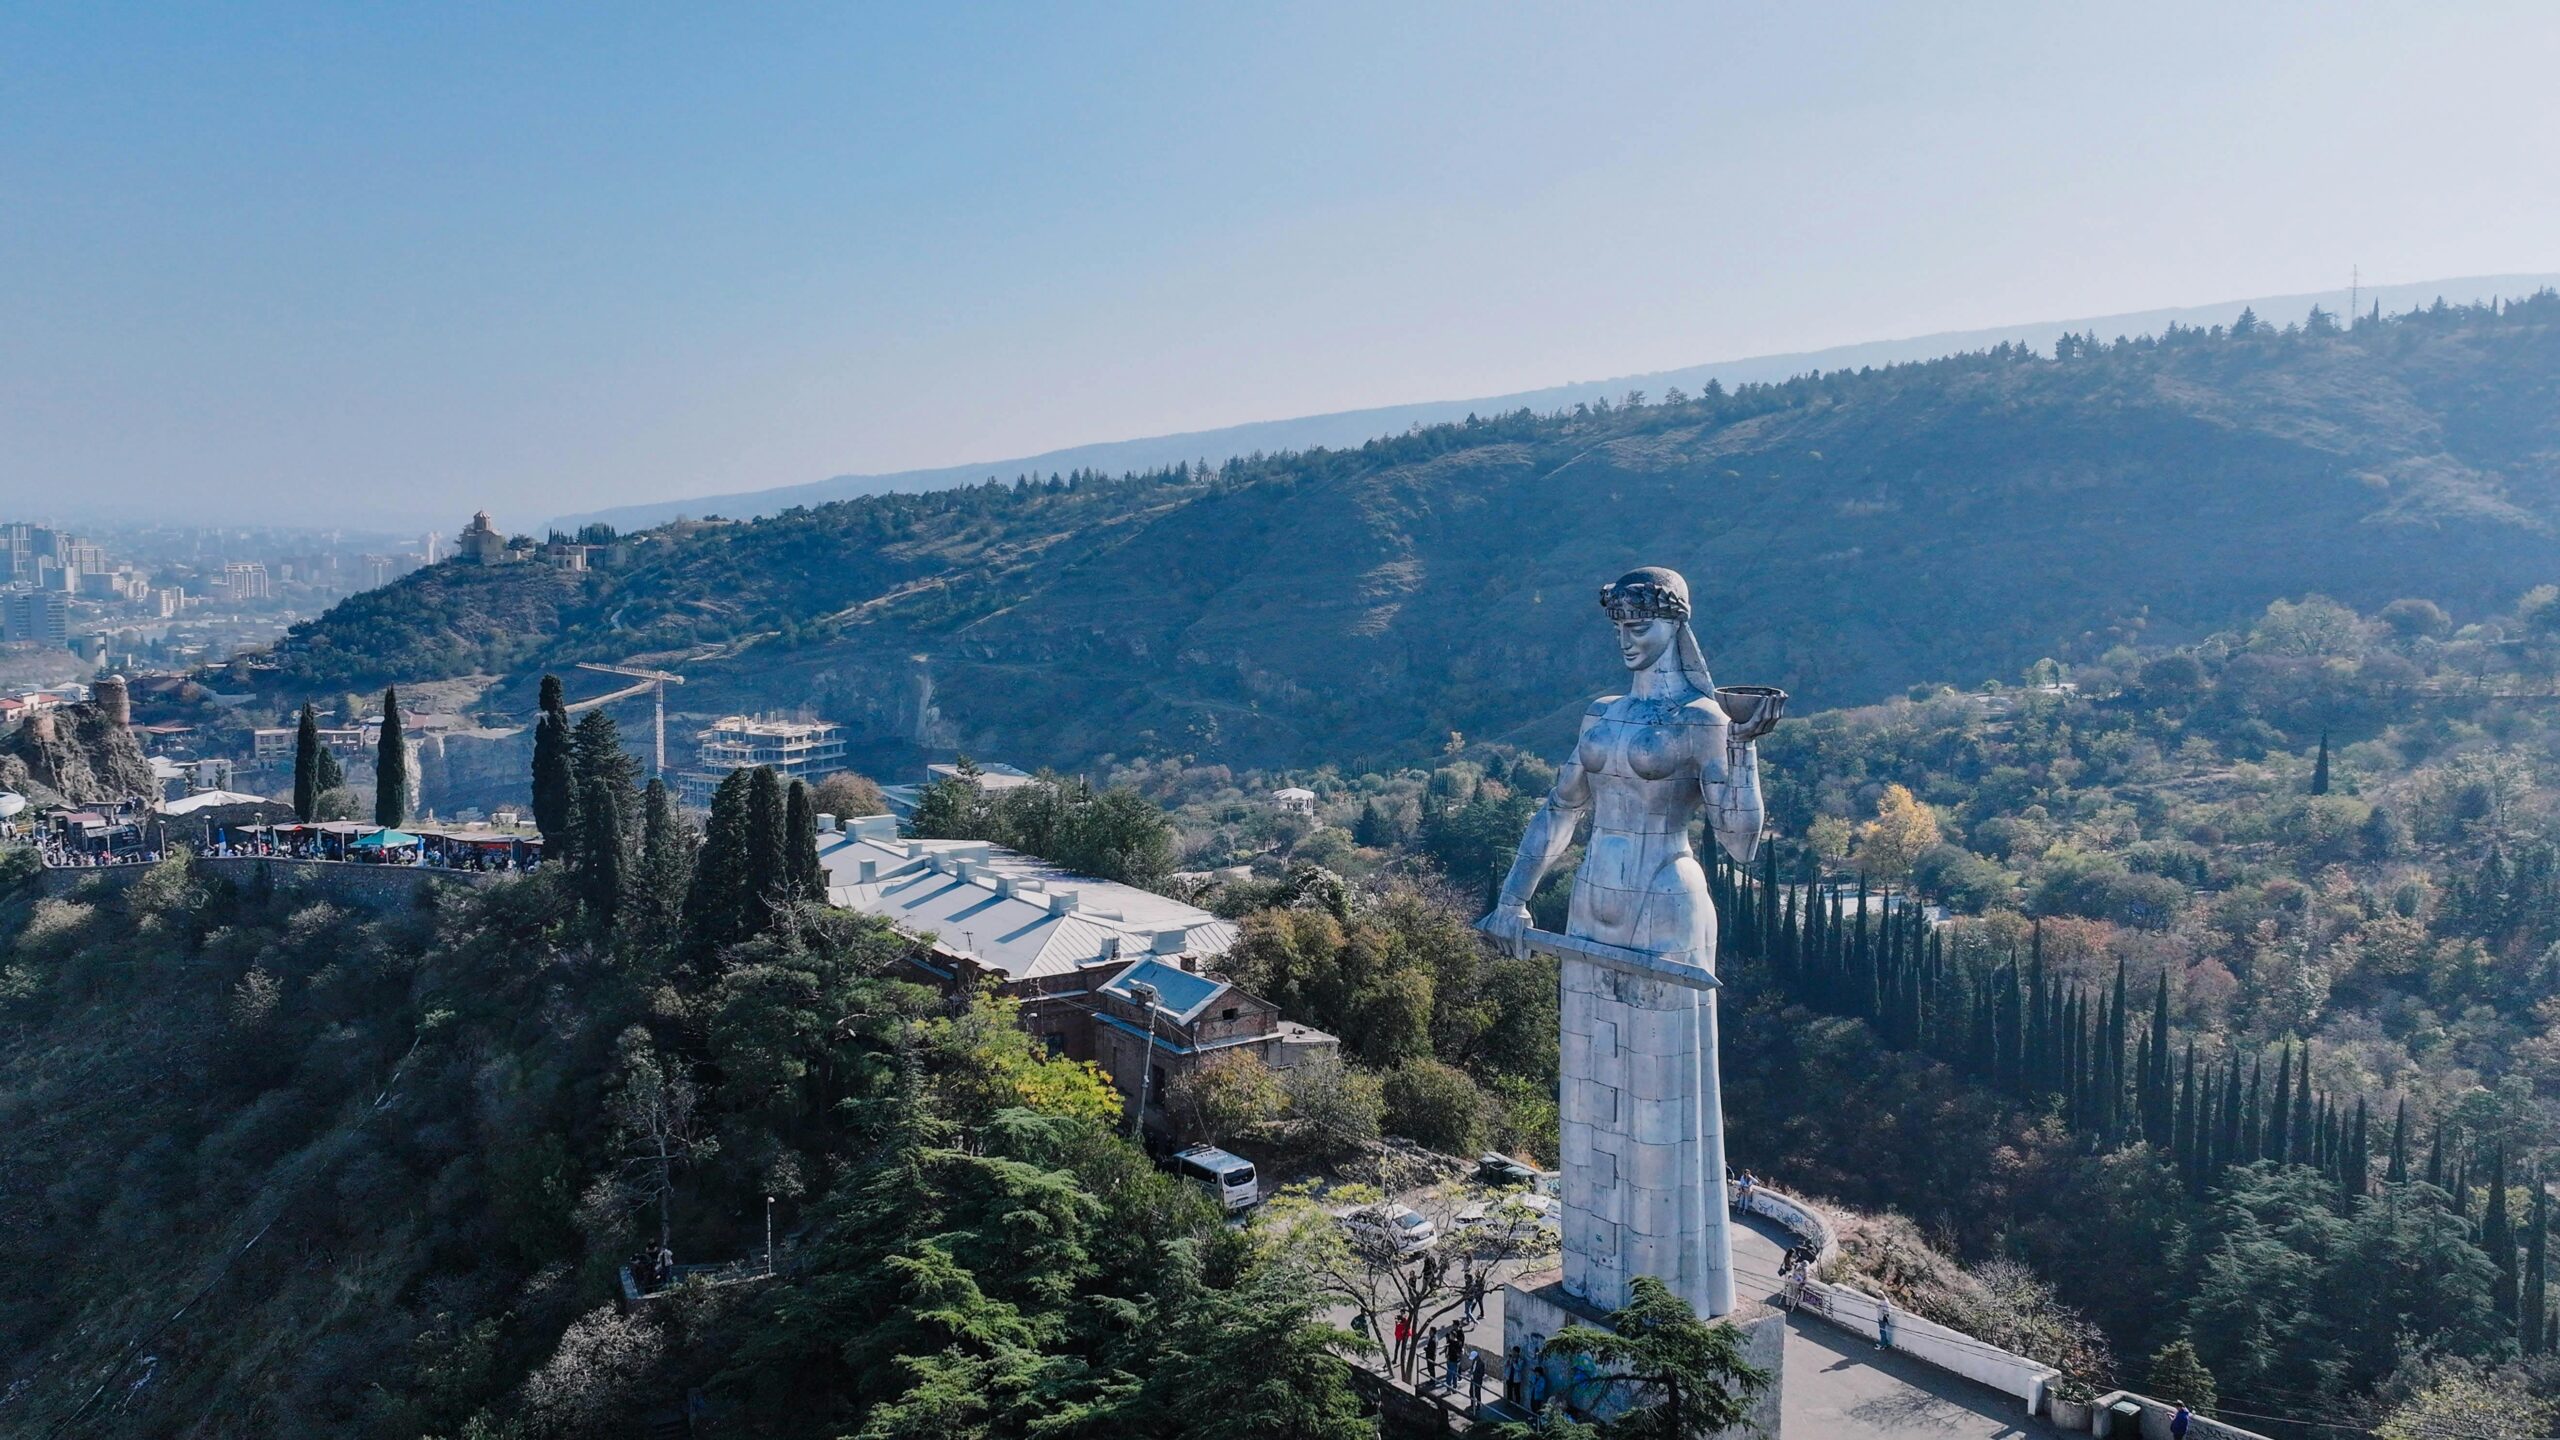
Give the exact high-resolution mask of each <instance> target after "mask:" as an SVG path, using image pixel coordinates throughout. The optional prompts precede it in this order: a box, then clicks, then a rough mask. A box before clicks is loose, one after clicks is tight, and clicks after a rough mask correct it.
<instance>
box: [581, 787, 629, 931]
mask: <svg viewBox="0 0 2560 1440" xmlns="http://www.w3.org/2000/svg"><path fill="white" fill-rule="evenodd" d="M578 823H579V826H580V834H579V836H578V895H579V898H580V899H582V900H584V901H585V902H586V906H587V913H588V914H589V915H592V916H594V917H595V921H596V924H597V925H598V926H599V927H601V928H603V929H607V930H610V929H612V928H613V925H614V921H615V919H616V918H617V917H618V916H619V915H620V914H621V912H622V882H623V875H622V857H623V845H624V837H623V833H622V802H621V801H619V800H617V799H615V798H614V793H613V786H612V785H611V784H610V783H608V782H607V781H605V780H603V779H601V778H598V779H594V780H589V781H588V782H587V789H586V794H585V795H583V796H581V797H580V800H579V805H578Z"/></svg>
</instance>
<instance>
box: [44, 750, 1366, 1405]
mask: <svg viewBox="0 0 2560 1440" xmlns="http://www.w3.org/2000/svg"><path fill="white" fill-rule="evenodd" d="M605 723H606V724H609V722H605ZM610 739H611V737H610V735H609V734H607V733H605V732H604V731H603V729H602V728H601V727H600V726H599V725H598V724H597V723H596V722H595V721H594V720H593V719H592V717H591V718H590V721H589V723H588V724H587V725H586V726H582V727H581V731H580V734H579V735H578V736H574V737H568V738H567V740H565V741H564V742H563V743H561V744H559V745H557V746H555V747H552V748H551V749H549V750H548V751H547V752H546V759H547V760H549V761H550V762H551V764H553V765H560V764H563V763H565V764H566V767H567V769H566V774H565V775H558V774H554V775H545V776H540V777H537V778H539V779H541V780H543V781H544V784H543V785H542V786H540V787H538V788H539V789H542V790H550V791H553V792H555V793H553V794H551V795H549V796H548V797H547V799H546V802H545V808H550V809H551V810H552V812H553V813H552V816H551V825H552V826H553V827H554V828H555V829H556V831H557V835H556V836H555V838H558V839H562V840H564V841H565V840H567V839H568V837H571V836H574V837H575V843H574V846H569V847H566V848H572V849H574V852H575V854H576V856H577V858H576V859H575V861H574V862H572V863H568V864H563V865H556V866H550V867H546V869H545V870H544V871H543V873H541V874H539V875H536V876H533V877H528V878H522V879H517V880H513V881H510V882H508V883H505V884H501V885H498V886H495V887H492V888H489V889H485V890H481V891H477V892H466V891H461V890H444V891H440V892H436V893H435V894H434V895H433V896H432V897H431V903H429V904H427V905H425V906H423V907H422V908H418V909H414V910H412V909H398V908H395V909H394V910H391V911H389V912H374V911H369V910H366V909H361V908H350V907H349V906H348V905H346V904H344V903H336V902H332V901H331V900H329V899H326V898H322V897H320V896H316V895H314V894H310V893H307V892H302V891H298V890H296V889H293V888H290V887H278V886H274V885H270V884H263V883H262V884H259V885H254V886H250V887H247V888H243V887H242V886H239V885H236V884H234V883H233V882H232V881H230V880H228V879H223V878H216V877H213V876H210V875H207V874H203V873H199V872H198V871H197V870H195V869H193V868H191V867H189V866H188V865H187V864H185V863H184V862H171V863H168V864H164V865H161V866H158V867H155V868H153V869H152V870H150V871H149V872H148V873H147V874H145V875H143V876H142V878H140V879H139V880H138V881H137V882H136V883H132V884H130V885H129V886H127V887H123V888H111V887H108V886H107V885H106V883H105V882H104V881H96V882H92V883H91V885H90V886H89V887H88V888H87V889H86V890H85V891H83V892H82V893H78V894H75V895H73V896H71V897H69V898H53V897H47V896H45V895H44V894H43V893H42V891H41V890H40V889H39V888H38V887H37V886H36V885H35V884H34V883H33V876H32V871H33V868H34V867H33V865H32V864H31V863H30V862H31V859H32V856H31V853H30V852H28V851H25V850H17V851H12V852H10V854H9V856H8V865H7V868H6V872H5V874H0V929H5V933H6V934H7V935H8V937H9V944H8V949H7V952H6V965H5V969H0V1015H5V1019H6V1022H7V1032H6V1035H5V1037H0V1103H5V1107H6V1108H5V1110H4V1111H0V1114H5V1117H6V1120H7V1123H8V1126H9V1129H10V1131H11V1133H12V1135H13V1137H14V1141H15V1143H13V1144H12V1145H10V1146H9V1147H7V1149H6V1150H5V1152H0V1206H5V1209H6V1223H5V1224H0V1264H5V1265H6V1267H7V1268H8V1270H9V1272H10V1273H11V1275H12V1276H13V1280H12V1283H11V1284H9V1285H8V1286H6V1287H0V1373H5V1375H6V1376H7V1381H6V1384H5V1388H0V1429H6V1430H7V1431H8V1432H9V1433H11V1434H19V1435H68V1434H81V1435H104V1434H126V1435H146V1434H147V1435H167V1434H188V1435H204V1436H216V1435H237V1436H261V1437H266V1436H301V1435H313V1436H316V1435H332V1436H345V1435H367V1436H382V1437H403V1440H407V1437H418V1436H440V1437H457V1440H458V1437H473V1440H497V1437H526V1440H533V1437H561V1440H566V1437H589V1436H592V1437H604V1436H623V1435H630V1434H635V1433H659V1432H658V1430H657V1429H656V1428H654V1427H657V1426H659V1425H660V1423H661V1422H662V1421H668V1422H673V1423H674V1424H675V1427H676V1429H677V1430H678V1431H679V1432H681V1430H682V1429H683V1417H684V1416H685V1415H686V1414H687V1413H688V1412H690V1413H691V1414H692V1415H693V1416H694V1417H695V1418H696V1419H697V1420H698V1421H714V1422H716V1423H717V1424H718V1425H719V1428H720V1433H724V1434H736V1435H742V1436H745V1435H752V1436H809V1437H818V1436H839V1435H848V1434H857V1433H858V1434H860V1435H864V1436H870V1437H883V1440H885V1437H901V1436H912V1437H918V1440H923V1437H933V1440H943V1437H952V1436H970V1435H989V1436H993V1435H1025V1434H1031V1433H1038V1434H1043V1435H1058V1436H1078V1435H1085V1436H1094V1437H1103V1436H1166V1437H1172V1436H1188V1435H1205V1434H1213V1433H1214V1434H1218V1435H1222V1436H1225V1435H1241V1436H1267V1437H1272V1440H1281V1437H1295V1436H1314V1437H1340V1440H1351V1437H1354V1436H1367V1435H1369V1434H1370V1433H1372V1432H1371V1429H1370V1427H1369V1425H1368V1424H1367V1422H1366V1421H1365V1420H1363V1419H1361V1417H1360V1411H1359V1406H1358V1404H1357V1402H1356V1401H1355V1399H1354V1397H1353V1395H1352V1393H1351V1391H1350V1389H1349V1385H1348V1370H1347V1369H1346V1367H1345V1365H1344V1363H1343V1361H1342V1359H1341V1353H1342V1352H1344V1351H1346V1350H1347V1349H1348V1348H1349V1347H1350V1346H1351V1344H1352V1337H1351V1336H1350V1335H1349V1334H1347V1333H1345V1332H1343V1331H1340V1330H1337V1329H1334V1328H1332V1327H1330V1326H1328V1325H1326V1324H1325V1323H1323V1321H1322V1318H1321V1314H1322V1308H1323V1302H1322V1301H1321V1299H1320V1296H1319V1293H1318V1291H1317V1289H1316V1288H1315V1281H1314V1276H1315V1275H1316V1273H1317V1270H1316V1267H1315V1264H1314V1262H1313V1260H1312V1259H1311V1258H1310V1256H1309V1255H1308V1254H1307V1253H1305V1252H1306V1250H1307V1247H1308V1246H1310V1245H1312V1246H1319V1247H1320V1246H1321V1245H1322V1244H1323V1243H1324V1242H1325V1240H1326V1238H1327V1236H1329V1234H1330V1232H1329V1231H1311V1232H1309V1234H1308V1236H1307V1237H1306V1238H1305V1242H1304V1243H1303V1244H1302V1243H1300V1242H1299V1241H1297V1240H1293V1239H1292V1238H1291V1237H1290V1236H1288V1235H1285V1234H1254V1233H1248V1232H1245V1231H1240V1230H1236V1229H1232V1228H1229V1227H1227V1226H1225V1225H1223V1224H1222V1223H1220V1222H1221V1220H1222V1218H1223V1217H1222V1215H1221V1213H1220V1212H1219V1210H1218V1209H1217V1207H1216V1206H1215V1204H1214V1202H1212V1201H1210V1200H1209V1199H1208V1198H1207V1197H1205V1196H1204V1195H1202V1194H1201V1193H1200V1192H1198V1191H1197V1190H1194V1189H1191V1188H1189V1187H1186V1186H1184V1185H1182V1184H1180V1183H1179V1182H1177V1181H1175V1180H1173V1179H1172V1178H1170V1177H1168V1176H1166V1175H1163V1174H1161V1173H1159V1172H1158V1171H1157V1170H1156V1169H1155V1168H1154V1167H1153V1166H1152V1165H1151V1164H1150V1163H1149V1162H1148V1160H1147V1158H1146V1156H1145V1155H1144V1154H1143V1153H1142V1152H1141V1151H1140V1150H1139V1149H1138V1147H1137V1146H1136V1145H1135V1144H1133V1143H1132V1142H1130V1141H1129V1140H1128V1139H1127V1137H1126V1136H1125V1135H1123V1134H1122V1133H1120V1127H1119V1116H1120V1104H1119V1099H1118V1097H1117V1096H1116V1095H1115V1094H1113V1092H1112V1091H1111V1089H1110V1087H1109V1085H1108V1083H1107V1082H1106V1081H1104V1080H1103V1079H1102V1077H1101V1076H1100V1074H1099V1073H1098V1072H1097V1071H1095V1070H1093V1069H1092V1068H1091V1067H1090V1066H1089V1065H1085V1064H1082V1063H1079V1062H1075V1061H1071V1060H1064V1059H1054V1058H1051V1057H1050V1056H1049V1055H1048V1054H1047V1053H1046V1052H1045V1051H1044V1050H1043V1049H1042V1048H1041V1047H1040V1046H1039V1045H1038V1044H1037V1043H1036V1042H1035V1041H1034V1040H1033V1039H1032V1038H1031V1037H1030V1036H1029V1035H1027V1034H1026V1033H1025V1032H1024V1031H1023V1030H1022V1029H1021V1028H1020V1027H1019V1026H1018V1024H1016V1023H1015V1021H1014V1018H1013V1015H1012V1013H1011V1010H1010V1009H1009V1007H1008V1006H1006V1005H1005V1004H1003V1003H1000V1002H997V1001H995V1000H992V999H984V998H981V999H979V1000H978V1001H976V1002H974V1003H972V1002H968V1001H965V1000H964V1001H963V1002H962V1003H958V1004H952V1003H948V1002H946V1001H945V999H944V998H943V997H942V996H940V995H938V994H937V993H935V992H933V991H930V990H927V989H924V988H921V987H919V986H916V985H912V984H908V983H905V982H902V981H900V980H898V979H895V978H893V976H892V974H891V970H892V966H893V963H894V961H895V959H896V957H897V956H898V955H900V954H901V953H903V950H904V946H905V942H904V941H903V940H902V939H900V938H899V937H898V936H896V935H895V934H894V933H893V932H891V931H890V930H888V929H887V928H886V927H885V926H883V925H881V924H879V923H877V922H873V921H868V920H863V919H858V918H856V917H853V916H851V915H848V914H846V913H844V912H840V911H833V910H829V909H827V908H826V907H824V906H823V905H822V904H818V903H815V902H814V901H813V900H812V899H811V898H810V897H811V894H812V891H813V888H814V884H815V882H814V879H813V876H814V874H815V871H816V853H815V850H814V848H813V842H814V835H815V831H814V828H813V826H812V825H811V824H810V823H809V822H810V816H811V811H810V806H811V805H812V803H813V801H812V799H811V797H810V796H809V795H808V794H807V793H806V792H805V791H804V790H802V789H801V788H800V787H798V786H791V787H785V786H783V785H781V784H780V783H779V782H778V781H777V780H776V778H775V776H774V775H773V774H772V772H770V771H754V772H741V773H740V774H739V775H738V776H737V777H735V780H734V782H733V783H731V784H729V785H726V786H724V787H723V788H722V791H721V793H720V794H719V795H718V796H716V797H715V800H714V804H713V806H712V810H711V814H710V817H709V821H708V825H707V828H706V830H705V832H704V834H703V835H702V836H701V837H700V838H699V839H698V840H697V837H696V836H695V834H694V832H693V829H692V827H691V826H690V825H688V824H687V823H686V822H685V821H684V820H683V819H682V817H681V816H680V815H679V814H678V813H677V812H676V810H675V809H674V807H673V806H672V805H671V804H670V803H669V801H668V797H667V794H666V792H665V790H664V789H663V788H662V787H661V786H659V785H657V784H655V783H654V782H653V783H652V784H651V785H650V786H649V787H648V788H647V789H646V790H641V791H634V790H633V789H632V788H631V786H630V783H629V782H630V779H631V770H632V768H633V767H632V766H631V764H630V762H629V759H628V757H627V755H625V754H623V753H622V752H621V751H620V750H619V749H618V747H610V746H603V745H599V744H597V743H596V742H597V741H599V740H603V741H609V740H610ZM580 740H583V741H585V742H586V743H585V744H583V745H581V744H578V743H575V742H577V741H580ZM561 780H565V781H566V782H567V783H566V787H565V788H566V790H567V796H566V797H565V803H563V801H564V797H563V796H561V795H560V794H558V793H556V792H557V791H558V790H559V789H560V788H561V787H560V786H559V785H557V784H555V783H553V782H557V781H561ZM777 1237H778V1238H777ZM660 1246H667V1247H681V1249H680V1250H673V1249H671V1252H670V1255H669V1256H667V1257H661V1260H666V1259H672V1261H673V1263H675V1264H677V1265H680V1266H686V1267H694V1268H688V1269H686V1270H684V1271H682V1272H679V1273H681V1274H683V1275H684V1276H685V1277H686V1278H685V1279H684V1280H683V1283H681V1284H672V1285H661V1286H659V1287H657V1288H656V1290H655V1291H654V1293H652V1294H651V1295H650V1297H649V1298H647V1299H646V1300H644V1301H640V1302H637V1303H624V1304H621V1305H617V1304H616V1303H615V1297H616V1295H617V1290H618V1287H620V1286H621V1285H622V1284H623V1283H624V1282H623V1281H622V1280H621V1279H620V1272H621V1271H622V1269H623V1267H624V1265H625V1263H626V1262H628V1263H629V1265H630V1267H631V1268H632V1269H633V1270H634V1271H638V1272H641V1273H646V1272H647V1271H648V1269H649V1266H650V1265H651V1264H652V1263H653V1262H652V1261H651V1260H650V1259H648V1258H645V1257H646V1256H647V1255H648V1254H649V1252H651V1251H653V1250H655V1249H657V1248H658V1247H660ZM635 1257H640V1258H635ZM723 1262H726V1264H725V1267H724V1265H723ZM697 1270H698V1271H700V1272H703V1273H697Z"/></svg>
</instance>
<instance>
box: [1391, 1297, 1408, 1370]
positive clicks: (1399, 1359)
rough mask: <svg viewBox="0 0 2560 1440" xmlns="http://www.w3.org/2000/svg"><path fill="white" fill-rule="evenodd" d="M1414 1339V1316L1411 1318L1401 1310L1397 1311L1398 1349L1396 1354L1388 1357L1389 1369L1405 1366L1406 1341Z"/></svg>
mask: <svg viewBox="0 0 2560 1440" xmlns="http://www.w3.org/2000/svg"><path fill="white" fill-rule="evenodd" d="M1412 1338H1413V1317H1412V1316H1410V1315H1407V1314H1406V1313H1404V1312H1403V1311H1401V1310H1399V1311H1397V1312H1396V1349H1395V1353H1394V1354H1393V1355H1390V1356H1388V1357H1387V1365H1388V1367H1389V1368H1390V1369H1392V1368H1394V1367H1395V1366H1398V1365H1401V1364H1403V1363H1404V1346H1405V1342H1406V1341H1408V1340H1411V1339H1412Z"/></svg>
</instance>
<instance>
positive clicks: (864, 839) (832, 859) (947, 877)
mask: <svg viewBox="0 0 2560 1440" xmlns="http://www.w3.org/2000/svg"><path fill="white" fill-rule="evenodd" d="M887 820H888V817H887V816H873V817H871V821H872V823H871V824H869V825H867V826H861V828H862V829H865V830H868V831H870V832H871V833H869V834H863V833H855V832H838V833H835V834H829V835H821V836H819V837H818V859H819V862H820V863H821V864H823V865H824V866H825V867H826V869H827V899H828V901H829V902H830V903H832V904H836V905H841V906H843V907H845V908H846V909H850V910H859V911H862V912H863V913H865V914H869V915H877V916H880V917H881V918H883V919H886V920H888V921H890V922H891V923H893V924H895V925H896V926H897V927H898V928H899V929H901V930H904V931H906V932H907V933H909V934H911V935H931V936H933V937H934V939H935V941H936V943H937V944H938V945H939V946H940V947H941V948H942V949H944V950H947V951H950V952H951V953H953V954H957V955H966V956H968V957H969V958H970V959H971V960H973V961H975V962H976V963H978V964H979V965H981V966H984V967H986V968H987V969H990V970H995V971H999V972H1001V973H1002V974H1004V975H1005V976H1007V977H1008V978H1010V979H1014V980H1033V979H1038V978H1040V977H1042V976H1045V975H1062V974H1066V973H1069V972H1071V971H1073V970H1075V969H1077V968H1078V967H1080V966H1085V965H1092V964H1096V963H1099V962H1101V961H1105V960H1110V959H1115V958H1116V959H1122V960H1136V959H1139V958H1140V957H1142V956H1145V955H1149V954H1156V955H1160V956H1167V957H1169V956H1173V955H1189V956H1192V957H1194V959H1195V960H1197V961H1207V960H1209V959H1212V958H1214V957H1216V956H1219V955H1223V954H1225V953H1226V952H1227V950H1228V949H1229V948H1230V947H1232V946H1233V945H1234V944H1235V942H1236V927H1235V926H1234V925H1233V924H1231V923H1229V922H1228V921H1225V920H1221V919H1219V918H1218V917H1217V916H1215V915H1212V914H1210V913H1209V912H1208V911H1206V910H1203V909H1201V908H1200V907H1198V906H1196V905H1185V904H1183V903H1182V902H1181V901H1179V900H1169V899H1167V898H1165V897H1164V896H1162V895H1158V894H1155V893H1153V892H1151V891H1146V890H1141V889H1138V888H1137V887H1136V886H1134V885H1122V884H1118V883H1116V882H1114V881H1110V880H1097V879H1095V878H1093V877H1092V876H1089V875H1078V874H1076V873H1075V872H1074V871H1071V870H1066V869H1062V868H1060V867H1059V866H1056V865H1052V864H1050V863H1049V862H1048V861H1046V860H1042V859H1039V858H1037V857H1036V856H1031V855H1025V854H1023V853H1021V852H1020V851H1018V850H1007V849H1005V848H1004V847H1003V846H1000V845H990V844H987V843H985V842H983V841H973V840H899V839H895V838H891V837H890V836H889V835H887V834H882V833H880V832H882V831H885V830H887V829H888V828H889V827H888V825H887V824H885V823H882V822H886V821H887ZM856 823H857V825H858V826H859V825H861V822H856Z"/></svg>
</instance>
